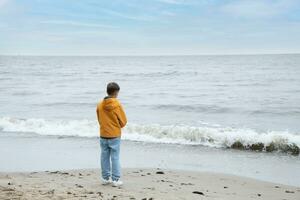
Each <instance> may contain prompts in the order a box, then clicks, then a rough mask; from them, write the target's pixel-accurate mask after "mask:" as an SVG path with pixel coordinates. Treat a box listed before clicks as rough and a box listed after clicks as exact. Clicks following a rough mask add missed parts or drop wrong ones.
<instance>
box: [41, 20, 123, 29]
mask: <svg viewBox="0 0 300 200" xmlns="http://www.w3.org/2000/svg"><path fill="white" fill-rule="evenodd" d="M40 23H42V24H54V25H67V26H68V25H69V26H85V27H95V28H117V27H116V26H111V25H103V24H96V23H84V22H76V21H67V20H48V21H41V22H40Z"/></svg>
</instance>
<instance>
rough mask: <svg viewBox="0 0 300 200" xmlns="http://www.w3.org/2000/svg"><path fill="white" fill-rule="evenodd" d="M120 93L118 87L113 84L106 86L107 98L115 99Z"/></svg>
mask: <svg viewBox="0 0 300 200" xmlns="http://www.w3.org/2000/svg"><path fill="white" fill-rule="evenodd" d="M119 91H120V86H119V85H118V84H117V83H115V82H110V83H108V84H107V88H106V92H107V94H108V95H109V96H112V97H117V96H118V94H119Z"/></svg>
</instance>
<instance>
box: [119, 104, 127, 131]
mask: <svg viewBox="0 0 300 200" xmlns="http://www.w3.org/2000/svg"><path fill="white" fill-rule="evenodd" d="M117 117H118V120H119V124H120V126H121V128H123V127H124V126H125V125H126V123H127V118H126V114H125V112H124V109H123V107H122V105H120V106H119V107H118V110H117Z"/></svg>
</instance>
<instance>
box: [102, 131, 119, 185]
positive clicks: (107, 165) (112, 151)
mask: <svg viewBox="0 0 300 200" xmlns="http://www.w3.org/2000/svg"><path fill="white" fill-rule="evenodd" d="M120 143H121V138H120V137H118V138H114V139H104V138H100V146H101V171H102V178H103V179H105V180H108V179H109V178H110V176H111V179H112V180H113V181H117V180H119V178H120V177H121V166H120V160H119V155H120ZM111 172H112V173H111Z"/></svg>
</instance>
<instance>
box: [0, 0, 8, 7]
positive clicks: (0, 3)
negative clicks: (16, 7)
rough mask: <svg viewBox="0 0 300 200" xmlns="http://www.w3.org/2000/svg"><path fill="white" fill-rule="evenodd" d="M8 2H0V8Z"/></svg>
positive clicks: (3, 0) (5, 0)
mask: <svg viewBox="0 0 300 200" xmlns="http://www.w3.org/2000/svg"><path fill="white" fill-rule="evenodd" d="M7 2H8V0H0V8H1V7H3V6H5V4H7Z"/></svg>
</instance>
